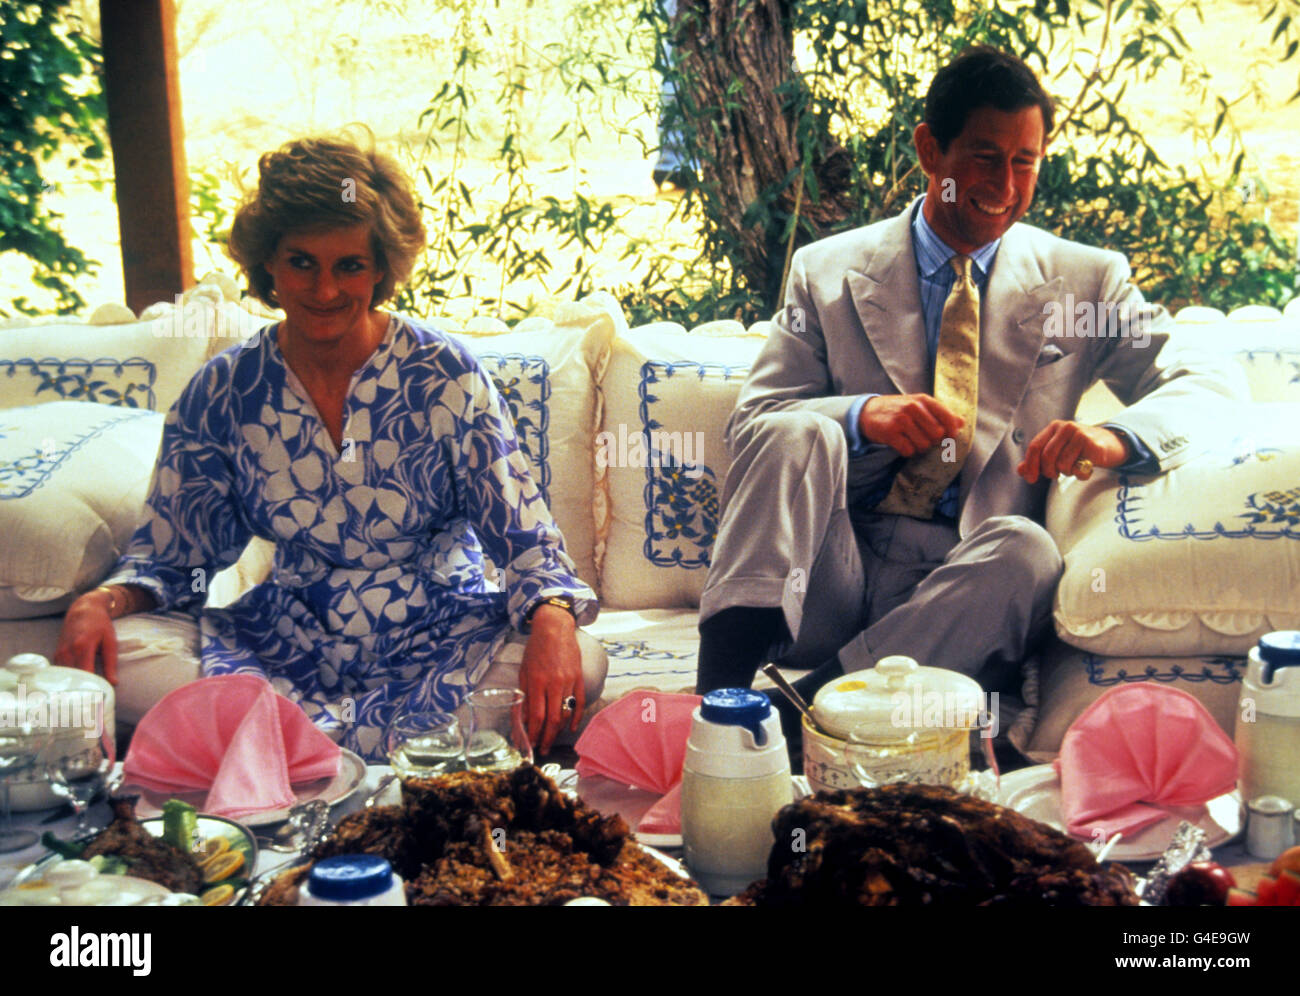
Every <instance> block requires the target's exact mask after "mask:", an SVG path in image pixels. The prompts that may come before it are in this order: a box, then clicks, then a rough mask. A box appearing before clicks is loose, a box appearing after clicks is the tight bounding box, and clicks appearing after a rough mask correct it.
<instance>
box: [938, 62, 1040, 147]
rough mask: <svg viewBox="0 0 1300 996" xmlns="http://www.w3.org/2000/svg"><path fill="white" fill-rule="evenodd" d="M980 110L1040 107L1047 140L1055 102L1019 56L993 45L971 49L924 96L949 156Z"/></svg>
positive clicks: (948, 67)
mask: <svg viewBox="0 0 1300 996" xmlns="http://www.w3.org/2000/svg"><path fill="white" fill-rule="evenodd" d="M981 107H996V108H997V109H998V110H999V111H1020V110H1024V109H1025V108H1026V107H1037V108H1039V109H1040V110H1041V111H1042V112H1043V138H1044V140H1046V138H1047V136H1048V135H1050V134H1051V133H1052V125H1053V123H1054V119H1055V113H1054V109H1053V107H1052V98H1051V97H1049V96H1048V95H1047V92H1046V91H1045V90H1044V89H1043V87H1042V85H1041V84H1040V83H1039V82H1038V77H1037V76H1035V75H1034V71H1033V70H1032V69H1030V68H1029V67H1028V66H1026V65H1025V64H1024V63H1023V62H1021V61H1020V60H1019V59H1017V58H1016V57H1015V56H1014V55H1008V54H1007V53H1006V52H1003V51H1000V50H999V49H996V48H993V47H991V46H989V45H975V46H973V47H971V48H968V49H966V50H965V51H964V52H962V54H961V55H959V56H957V58H956V59H954V60H953V61H952V62H950V63H948V65H946V66H944V67H943V68H942V69H940V70H939V72H938V73H936V74H935V77H934V82H932V83H931V84H930V90H929V92H928V93H926V95H925V123H926V124H927V125H928V126H929V128H930V134H931V135H933V136H934V138H935V141H937V142H938V143H939V149H940V151H942V152H947V151H948V146H949V144H951V142H952V140H953V139H954V138H956V137H957V136H958V135H960V134H961V132H962V129H963V128H965V127H966V118H967V117H969V116H970V113H971V111H974V110H978V109H979V108H981Z"/></svg>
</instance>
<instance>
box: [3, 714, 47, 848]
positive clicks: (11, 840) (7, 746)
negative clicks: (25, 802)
mask: <svg viewBox="0 0 1300 996" xmlns="http://www.w3.org/2000/svg"><path fill="white" fill-rule="evenodd" d="M49 740H50V731H49V729H48V728H46V727H42V726H40V725H38V724H37V723H36V722H34V721H33V720H32V719H30V718H22V719H17V720H16V721H15V722H14V724H13V725H12V726H7V727H5V728H4V729H0V853H7V852H9V851H21V850H22V849H23V848H24V847H30V846H31V845H32V844H35V843H36V842H37V841H38V840H40V835H39V834H37V833H36V832H35V831H33V830H15V829H14V828H13V827H12V825H11V824H10V813H9V779H10V778H12V777H13V776H14V775H16V774H18V773H19V772H22V771H26V770H27V769H28V768H31V767H32V766H33V765H34V764H35V763H36V761H37V758H39V757H40V756H41V753H42V752H43V751H44V750H45V748H46V745H47V744H48V743H49Z"/></svg>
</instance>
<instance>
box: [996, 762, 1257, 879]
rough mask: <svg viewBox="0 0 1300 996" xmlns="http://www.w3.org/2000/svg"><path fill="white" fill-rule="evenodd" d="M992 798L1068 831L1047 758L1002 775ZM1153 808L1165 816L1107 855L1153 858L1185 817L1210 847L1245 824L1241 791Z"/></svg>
mask: <svg viewBox="0 0 1300 996" xmlns="http://www.w3.org/2000/svg"><path fill="white" fill-rule="evenodd" d="M996 801H997V802H998V803H1000V804H1001V805H1003V806H1007V807H1008V808H1010V809H1014V810H1015V811H1016V812H1017V813H1020V814H1021V815H1022V816H1028V817H1029V818H1030V819H1034V820H1038V821H1039V822H1040V823H1046V824H1047V825H1048V826H1050V827H1054V828H1055V829H1057V830H1060V831H1061V832H1062V833H1068V831H1067V830H1066V828H1065V818H1064V816H1063V815H1062V813H1061V778H1060V775H1058V774H1057V772H1056V769H1055V768H1054V767H1053V766H1052V765H1050V764H1039V765H1035V766H1033V767H1031V768H1021V769H1020V770H1019V771H1012V772H1010V773H1008V774H1005V775H1003V776H1002V785H1001V790H1000V791H999V793H998V797H997V799H996ZM1157 808H1162V809H1164V811H1165V816H1164V818H1163V819H1161V820H1160V821H1159V822H1158V823H1153V824H1151V825H1150V826H1148V827H1144V828H1143V829H1142V830H1140V831H1138V832H1137V833H1135V834H1133V835H1132V836H1131V837H1122V838H1120V840H1119V842H1118V843H1117V844H1115V846H1114V847H1112V848H1111V850H1110V854H1109V857H1110V860H1112V861H1122V862H1134V863H1140V862H1144V861H1155V860H1156V858H1158V857H1160V855H1161V854H1163V853H1164V851H1165V848H1166V847H1168V846H1169V841H1170V840H1171V839H1172V838H1173V835H1174V831H1175V830H1176V829H1178V824H1179V823H1181V822H1182V821H1183V820H1186V821H1187V822H1189V823H1191V824H1193V825H1195V826H1197V827H1200V828H1201V829H1202V830H1204V831H1205V846H1206V847H1211V848H1214V847H1218V846H1219V845H1220V844H1225V843H1227V842H1228V841H1230V840H1232V838H1234V837H1236V836H1237V835H1238V834H1239V833H1241V830H1242V826H1243V819H1242V805H1241V794H1240V793H1239V792H1230V793H1228V794H1226V795H1221V796H1219V797H1218V798H1217V799H1211V800H1210V801H1209V802H1208V803H1206V804H1205V805H1203V806H1190V807H1157Z"/></svg>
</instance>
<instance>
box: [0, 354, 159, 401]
mask: <svg viewBox="0 0 1300 996" xmlns="http://www.w3.org/2000/svg"><path fill="white" fill-rule="evenodd" d="M0 370H3V371H4V372H5V374H6V375H7V376H9V377H13V376H14V375H15V374H17V373H18V371H19V370H26V371H27V373H29V374H30V375H31V376H33V377H36V378H38V379H39V380H40V381H41V385H40V387H38V388H37V389H36V392H35V393H37V394H40V393H41V392H42V391H52V392H53V393H54V394H56V395H58V396H59V397H60V398H67V399H69V400H72V401H94V402H98V403H99V404H104V405H117V406H119V407H122V408H141V407H143V408H153V407H154V402H155V396H154V390H153V388H154V381H155V380H157V378H158V369H157V367H155V366H154V364H153V363H151V362H149V361H148V360H146V359H144V358H143V357H139V356H133V357H131V358H130V359H125V360H114V359H109V358H100V359H97V360H83V359H77V358H73V359H67V360H59V359H54V358H53V357H50V358H47V359H44V360H36V359H29V358H24V359H20V360H0ZM128 370H130V371H131V372H132V373H131V374H130V375H128V373H127V371H128ZM110 373H111V375H112V376H113V377H114V378H117V379H116V380H115V381H112V382H110V381H109V380H106V379H104V378H105V375H106V374H110ZM92 377H94V378H95V379H93V380H92V379H91V378H92Z"/></svg>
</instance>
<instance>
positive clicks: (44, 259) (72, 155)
mask: <svg viewBox="0 0 1300 996" xmlns="http://www.w3.org/2000/svg"><path fill="white" fill-rule="evenodd" d="M66 8H67V0H37V2H28V0H0V50H2V51H3V57H0V94H3V99H0V254H4V253H12V254H14V255H18V256H22V257H24V258H25V259H26V260H28V261H29V263H30V265H29V267H28V268H27V269H28V279H29V280H30V281H31V283H32V284H34V285H35V286H36V287H40V288H44V289H45V290H46V291H48V292H50V293H51V294H52V295H53V296H54V298H55V301H56V306H57V307H58V309H59V310H61V311H75V310H77V309H78V308H80V307H82V306H83V305H84V304H85V301H84V300H82V298H81V295H80V294H78V293H77V290H76V288H75V286H74V283H73V280H74V278H76V277H78V276H81V275H86V274H93V272H94V270H95V266H96V264H95V262H94V261H93V260H91V259H88V258H87V257H86V256H85V255H84V254H83V253H82V251H81V250H80V249H78V248H76V247H74V246H72V245H70V244H69V242H68V240H67V238H66V237H65V235H64V233H63V230H62V226H61V224H60V222H61V220H62V219H61V216H60V215H59V213H58V212H57V211H54V210H52V209H51V208H50V207H49V197H48V195H49V193H50V192H51V191H52V190H53V189H54V185H53V184H52V183H51V182H50V181H49V180H48V179H47V174H48V170H47V169H46V164H47V163H49V162H50V161H51V160H53V159H55V158H56V157H58V158H61V159H62V160H63V164H64V166H65V168H67V169H70V170H76V169H77V168H78V166H79V165H80V164H81V161H82V160H83V159H84V160H90V161H92V162H93V161H97V160H101V159H103V158H104V149H105V140H106V136H105V133H104V127H103V121H104V113H105V111H104V95H103V91H102V89H101V88H100V85H99V80H98V76H97V74H98V71H99V46H98V45H97V44H96V43H95V42H94V41H93V40H92V39H91V38H90V37H89V36H88V35H87V34H86V33H85V31H84V26H83V25H82V24H81V23H80V22H79V20H78V19H77V17H76V15H75V14H70V13H69V12H68V11H67V10H66ZM6 304H7V305H8V306H9V307H10V308H12V309H13V310H15V311H20V312H28V313H31V314H35V313H36V312H37V310H38V306H37V305H35V304H33V303H31V302H30V301H29V300H28V297H27V294H25V293H21V292H19V293H15V294H14V295H12V296H8V297H7V299H0V315H2V314H5V313H6V311H5V305H6Z"/></svg>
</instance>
